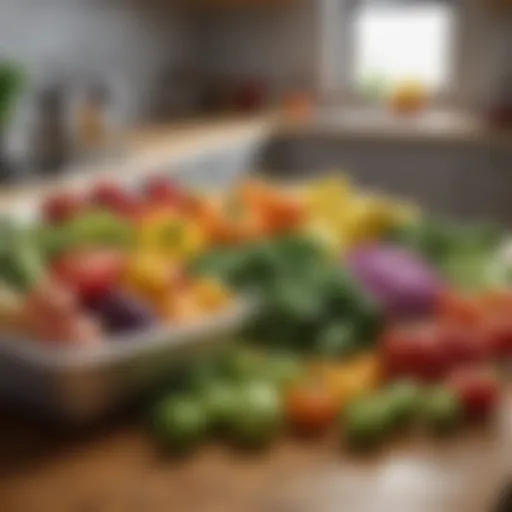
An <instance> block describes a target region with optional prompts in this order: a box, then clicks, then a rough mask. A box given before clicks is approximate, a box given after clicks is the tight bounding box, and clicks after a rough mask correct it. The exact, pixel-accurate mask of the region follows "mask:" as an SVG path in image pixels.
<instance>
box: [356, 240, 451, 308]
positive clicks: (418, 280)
mask: <svg viewBox="0 0 512 512" xmlns="http://www.w3.org/2000/svg"><path fill="white" fill-rule="evenodd" d="M348 266H349V268H350V270H351V271H352V273H353V275H354V278H355V279H356V281H358V282H359V283H360V284H361V286H362V287H363V289H364V290H365V291H366V292H368V293H369V294H371V295H372V296H373V297H374V298H375V300H377V301H378V302H379V303H380V304H381V306H382V307H383V309H384V311H385V312H386V313H387V314H388V315H390V316H392V317H410V316H421V315H424V314H428V313H430V312H432V311H433V309H434V307H435V305H436V302H437V298H438V296H439V293H440V291H441V289H442V282H441V280H440V279H439V277H438V275H437V274H436V272H435V271H434V270H433V269H432V268H431V267H430V266H429V265H428V264H427V263H425V262H424V261H422V260H421V259H420V258H419V257H418V256H417V255H416V254H413V253H411V252H409V251H408V250H406V249H403V248H399V247H395V246H392V245H384V246H382V245H377V244H375V245H368V246H365V247H360V248H358V249H356V250H355V251H353V252H352V253H351V254H349V257H348Z"/></svg>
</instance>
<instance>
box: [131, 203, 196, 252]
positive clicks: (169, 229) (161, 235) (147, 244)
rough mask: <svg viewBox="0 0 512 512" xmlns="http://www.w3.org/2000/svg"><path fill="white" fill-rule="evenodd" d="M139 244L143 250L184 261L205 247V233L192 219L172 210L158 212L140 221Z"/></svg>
mask: <svg viewBox="0 0 512 512" xmlns="http://www.w3.org/2000/svg"><path fill="white" fill-rule="evenodd" d="M139 235H140V236H139V244H140V246H141V247H142V248H143V249H144V250H148V251H152V252H156V253H159V254H162V255H164V256H165V257H166V258H168V259H170V260H172V261H177V262H186V261H188V260H189V259H190V258H192V257H194V256H196V255H197V254H199V253H200V251H201V250H203V249H204V247H205V235H204V233H203V231H202V230H201V228H200V226H199V225H198V224H197V223H196V222H195V221H194V220H192V219H190V218H187V217H185V216H183V215H179V214H176V213H173V212H159V213H156V214H152V215H150V216H149V217H148V218H146V219H144V220H143V221H142V222H141V227H140V233H139Z"/></svg>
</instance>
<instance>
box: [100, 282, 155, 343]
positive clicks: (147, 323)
mask: <svg viewBox="0 0 512 512" xmlns="http://www.w3.org/2000/svg"><path fill="white" fill-rule="evenodd" d="M90 307H91V309H92V310H93V311H94V312H95V313H96V314H97V315H98V316H99V318H100V319H101V321H102V323H103V324H104V325H105V328H106V329H108V330H109V331H110V332H113V333H115V334H121V333H123V334H127V333H131V332H136V331H140V330H142V329H148V328H151V327H153V326H155V325H156V322H157V318H156V316H155V313H154V312H153V310H152V309H151V308H150V307H149V306H148V304H147V303H145V302H144V301H141V300H140V299H138V298H137V297H134V296H132V295H128V294H126V293H123V292H121V291H119V290H113V291H110V292H108V293H106V294H103V295H101V296H100V297H99V298H98V299H97V300H95V301H93V302H91V303H90Z"/></svg>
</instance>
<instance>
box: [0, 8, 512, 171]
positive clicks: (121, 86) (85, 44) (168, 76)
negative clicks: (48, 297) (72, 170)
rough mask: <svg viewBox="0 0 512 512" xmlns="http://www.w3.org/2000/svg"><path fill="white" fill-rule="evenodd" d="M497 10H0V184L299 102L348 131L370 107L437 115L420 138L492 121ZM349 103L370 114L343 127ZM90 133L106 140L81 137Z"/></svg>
mask: <svg viewBox="0 0 512 512" xmlns="http://www.w3.org/2000/svg"><path fill="white" fill-rule="evenodd" d="M507 4H508V2H507V1H506V0H469V1H467V2H456V1H449V0H444V1H443V0H437V1H434V0H432V1H427V0H414V1H412V0H411V1H405V0H404V1H400V0H389V1H383V0H374V1H372V0H347V1H336V0H332V1H328V0H322V1H308V0H295V1H292V0H265V1H252V0H189V1H181V2H179V1H176V0H174V1H157V0H150V1H147V2H141V1H136V0H106V1H102V2H97V1H93V2H91V1H86V0H84V1H80V0H41V1H40V2H37V3H36V2H34V1H30V0H18V1H14V0H12V1H10V0H3V1H2V3H1V5H0V9H1V17H0V19H1V21H0V23H1V27H0V28H1V31H0V32H1V37H0V55H2V58H3V59H4V60H5V61H9V62H10V63H12V65H13V66H14V67H15V68H16V69H17V72H16V74H17V75H18V78H16V80H15V81H16V86H15V87H13V86H9V85H6V86H5V87H6V88H7V90H6V92H5V94H6V95H7V96H8V99H6V100H5V101H4V103H5V102H9V103H12V104H13V105H11V107H10V108H9V110H10V115H9V116H8V119H4V123H3V124H4V130H3V139H4V141H3V145H4V153H5V158H4V160H8V162H9V164H10V166H11V167H12V169H11V172H7V171H6V172H5V173H4V176H6V178H7V177H10V178H12V177H14V178H15V179H17V178H19V177H20V176H24V175H25V174H27V173H31V172H37V169H38V167H41V166H42V167H49V168H53V169H54V170H55V168H56V167H61V166H62V164H63V162H64V161H65V162H69V161H72V160H75V159H77V158H79V157H83V156H84V153H87V152H89V153H91V151H89V150H92V149H94V147H95V146H96V149H100V148H99V146H105V147H110V149H113V148H116V149H119V144H120V140H119V138H120V134H122V133H126V131H133V130H134V129H137V127H140V126H142V125H146V126H147V125H148V124H151V123H157V122H158V123H162V122H164V121H169V122H170V121H173V120H182V119H186V118H188V117H192V116H195V117H197V116H200V115H205V113H208V114H211V113H219V114H220V113H223V114H226V113H227V112H237V111H238V112H248V111H255V110H259V111H260V112H261V111H264V110H265V109H271V108H276V107H279V108H281V107H283V106H289V107H291V108H292V109H295V110H299V111H301V112H302V113H304V111H308V113H309V114H311V113H312V110H313V109H312V108H310V107H312V106H314V107H315V109H314V110H315V114H316V115H317V117H318V118H319V119H324V120H325V118H329V120H331V121H333V122H340V123H341V120H342V119H345V120H346V122H348V123H349V126H350V125H357V124H358V123H359V124H360V123H361V122H363V123H364V122H365V121H364V120H365V119H368V116H369V117H370V120H369V121H368V122H370V123H374V122H375V120H376V118H377V116H380V117H379V119H381V118H382V116H381V109H380V108H379V107H382V106H384V107H385V109H386V110H391V111H393V112H395V113H401V112H402V113H403V112H404V111H415V110H424V107H425V106H427V104H428V106H429V110H430V111H436V112H438V111H439V110H441V113H440V114H439V115H438V118H439V120H437V118H436V119H434V120H433V121H431V122H432V123H433V126H434V128H435V126H436V122H439V125H440V129H442V127H445V126H446V124H450V123H451V124H453V125H457V123H459V124H460V123H462V122H463V121H462V120H461V119H462V118H463V117H464V116H466V117H467V116H469V115H471V116H474V117H472V119H471V121H473V120H474V119H478V120H479V121H482V122H483V123H489V124H490V125H492V126H494V125H496V124H497V125H499V126H501V125H503V124H505V125H506V124H507V123H509V120H510V103H511V99H510V83H511V80H512V79H511V74H512V71H511V69H510V58H509V55H510V46H511V44H512V43H511V41H510V34H511V32H512V30H511V28H510V20H509V18H510V16H509V14H507V10H508V8H507ZM21 77H22V78H21ZM10 81H12V79H11V80H10ZM7 82H9V79H7ZM354 106H358V107H362V106H364V107H368V106H370V107H372V108H371V109H370V111H368V109H364V110H358V111H357V112H356V113H355V117H357V118H358V119H356V120H351V119H352V118H353V117H354V113H353V112H352V113H351V112H349V113H348V114H347V112H346V111H350V110H351V109H353V107H354ZM375 107H376V108H375ZM343 111H345V115H344V112H343ZM309 114H308V115H309ZM347 116H348V117H347ZM4 117H5V116H4ZM425 117H426V118H428V117H429V116H428V115H425ZM434 117H435V116H434ZM100 118H101V119H100ZM466 120H467V119H466ZM381 121H382V119H381ZM103 124H104V126H103V127H100V126H99V125H103ZM96 125H98V127H97V131H98V132H99V131H102V130H103V131H105V133H102V134H99V133H89V132H94V130H95V128H94V126H96ZM454 130H455V128H454ZM41 133H44V134H45V135H44V136H41ZM86 139H91V140H86ZM93 139H98V140H93ZM99 139H101V141H100V140H99ZM52 145H53V146H55V147H54V148H53V149H52V148H50V146H52ZM116 145H117V146H116ZM104 149H105V148H103V150H104ZM53 153H54V154H53ZM54 159H55V160H56V162H53V161H52V160H54ZM46 160H49V161H46ZM56 164H59V165H56ZM14 168H15V169H16V171H14V170H13V169H14Z"/></svg>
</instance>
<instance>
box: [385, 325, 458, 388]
mask: <svg viewBox="0 0 512 512" xmlns="http://www.w3.org/2000/svg"><path fill="white" fill-rule="evenodd" d="M382 357H383V361H384V365H385V367H386V369H387V373H388V374H389V375H391V376H395V377H396V376H401V377H403V376H410V377H416V378H420V379H426V380H432V379H436V378H439V377H442V376H443V375H444V374H445V372H446V371H447V369H448V365H449V356H448V353H447V352H446V349H445V346H444V345H443V339H442V337H441V333H440V330H439V328H438V326H437V325H436V324H433V323H419V324H412V325H400V326H396V327H394V328H392V329H390V330H388V332H386V333H385V334H384V337H383V340H382Z"/></svg>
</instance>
